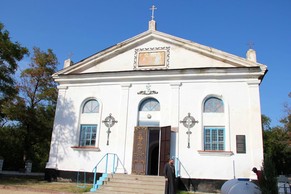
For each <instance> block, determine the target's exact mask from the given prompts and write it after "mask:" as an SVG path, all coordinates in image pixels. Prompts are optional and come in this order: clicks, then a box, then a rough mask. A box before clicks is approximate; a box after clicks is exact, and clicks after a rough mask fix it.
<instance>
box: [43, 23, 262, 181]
mask: <svg viewBox="0 0 291 194" xmlns="http://www.w3.org/2000/svg"><path fill="white" fill-rule="evenodd" d="M266 72H267V67H266V66H265V65H263V64H260V63H257V61H256V53H255V51H254V50H252V49H250V50H248V52H247V56H246V58H242V57H238V56H235V55H232V54H229V53H226V52H223V51H220V50H217V49H214V48H210V47H207V46H203V45H200V44H197V43H194V42H192V41H189V40H185V39H182V38H178V37H175V36H172V35H169V34H166V33H163V32H160V31H157V30H156V24H155V21H154V20H151V21H150V22H149V29H148V30H147V31H145V32H143V33H141V34H139V35H137V36H135V37H132V38H130V39H128V40H125V41H123V42H121V43H118V44H116V45H114V46H112V47H110V48H107V49H105V50H103V51H101V52H99V53H96V54H94V55H92V56H90V57H88V58H85V59H84V60H82V61H79V62H78V63H75V64H73V63H72V62H71V61H70V60H67V61H65V64H64V69H63V70H61V71H59V72H57V73H55V74H54V75H53V77H54V79H55V81H56V82H58V83H59V86H58V90H59V92H58V102H57V108H56V114H55V122H54V128H53V133H52V140H51V148H50V154H49V161H48V163H47V166H46V168H47V169H55V170H57V171H68V172H80V171H81V172H83V171H85V172H92V171H93V169H94V167H95V166H96V165H97V163H99V164H98V167H97V172H100V173H102V172H104V171H105V170H108V169H107V168H108V166H107V165H106V162H104V159H102V158H104V157H105V156H107V155H108V154H113V155H114V156H116V158H114V160H115V161H113V163H116V168H115V170H116V173H128V174H144V175H162V169H163V166H164V164H165V163H166V162H167V160H168V158H174V159H175V165H176V171H177V172H176V174H177V175H178V176H181V177H182V178H191V179H213V180H228V179H232V178H234V177H237V178H251V179H255V174H253V173H252V171H251V169H252V168H253V167H258V168H260V167H261V165H262V162H263V142H262V126H261V111H260V94H259V86H260V83H261V81H262V80H263V77H264V75H265V74H266ZM107 159H108V160H112V157H111V158H110V157H109V158H107ZM109 163H110V161H109ZM109 166H110V164H109Z"/></svg>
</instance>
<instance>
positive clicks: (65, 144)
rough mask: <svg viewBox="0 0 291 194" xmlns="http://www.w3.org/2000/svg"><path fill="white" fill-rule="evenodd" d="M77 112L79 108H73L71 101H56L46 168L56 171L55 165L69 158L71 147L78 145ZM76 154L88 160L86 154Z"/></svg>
mask: <svg viewBox="0 0 291 194" xmlns="http://www.w3.org/2000/svg"><path fill="white" fill-rule="evenodd" d="M78 111H79V107H74V104H73V102H72V101H71V100H68V99H64V100H63V99H61V100H60V99H58V104H57V108H56V115H55V121H54V129H53V134H52V140H51V148H50V158H49V162H48V163H49V165H47V168H49V169H57V168H58V167H57V166H56V165H57V163H58V162H61V161H63V160H64V159H65V158H66V157H68V156H69V154H70V153H71V151H72V146H76V145H78V143H79V139H78V138H79V133H80V132H79V126H78V120H77V119H78V116H77V115H79V112H78ZM78 154H81V155H82V156H83V157H84V158H87V159H88V158H89V154H88V152H78ZM52 165H54V166H52Z"/></svg>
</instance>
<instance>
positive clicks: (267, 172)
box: [260, 155, 278, 194]
mask: <svg viewBox="0 0 291 194" xmlns="http://www.w3.org/2000/svg"><path fill="white" fill-rule="evenodd" d="M263 169H264V170H263V171H262V180H261V181H260V188H261V190H262V193H263V194H278V187H277V173H276V169H275V165H274V163H273V161H272V159H271V157H270V156H268V155H265V157H264V163H263Z"/></svg>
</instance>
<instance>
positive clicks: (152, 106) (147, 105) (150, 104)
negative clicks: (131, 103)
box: [139, 98, 160, 111]
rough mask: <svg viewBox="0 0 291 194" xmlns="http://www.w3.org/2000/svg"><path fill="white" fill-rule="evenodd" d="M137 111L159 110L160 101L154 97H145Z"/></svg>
mask: <svg viewBox="0 0 291 194" xmlns="http://www.w3.org/2000/svg"><path fill="white" fill-rule="evenodd" d="M139 111H160V103H159V101H157V100H156V99H154V98H147V99H145V100H144V101H143V102H142V103H141V104H140V106H139Z"/></svg>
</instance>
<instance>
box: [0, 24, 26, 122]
mask: <svg viewBox="0 0 291 194" xmlns="http://www.w3.org/2000/svg"><path fill="white" fill-rule="evenodd" d="M27 54H28V50H27V48H25V47H22V46H21V45H20V44H19V43H18V42H15V43H14V42H12V41H11V40H10V36H9V32H8V31H7V30H5V29H4V25H3V24H2V23H1V22H0V123H1V126H3V124H4V123H5V118H6V117H5V114H4V113H3V112H2V111H1V110H2V107H3V103H4V102H5V101H8V100H11V98H13V96H14V95H15V94H17V87H15V80H14V79H13V75H14V74H15V72H16V70H17V67H18V65H17V62H18V61H20V60H21V59H22V58H23V57H24V56H25V55H27Z"/></svg>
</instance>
